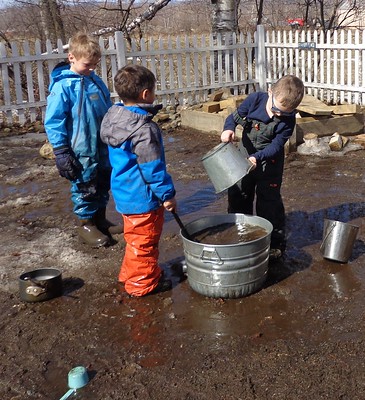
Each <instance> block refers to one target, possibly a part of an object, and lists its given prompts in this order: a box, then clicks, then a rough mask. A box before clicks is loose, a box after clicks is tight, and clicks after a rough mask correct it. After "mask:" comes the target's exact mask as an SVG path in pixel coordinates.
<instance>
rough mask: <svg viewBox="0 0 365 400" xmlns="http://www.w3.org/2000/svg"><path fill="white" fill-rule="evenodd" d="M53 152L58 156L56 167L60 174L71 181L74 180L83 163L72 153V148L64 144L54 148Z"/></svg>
mask: <svg viewBox="0 0 365 400" xmlns="http://www.w3.org/2000/svg"><path fill="white" fill-rule="evenodd" d="M53 153H54V155H55V156H56V167H57V169H58V172H59V173H60V175H61V176H63V177H64V178H66V179H68V180H69V181H74V180H75V179H76V178H77V175H78V172H79V171H80V170H81V164H80V163H79V162H78V161H77V160H76V159H75V157H74V156H73V155H72V154H71V152H70V149H69V148H68V147H67V146H62V147H59V148H57V149H53Z"/></svg>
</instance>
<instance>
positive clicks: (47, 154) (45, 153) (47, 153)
mask: <svg viewBox="0 0 365 400" xmlns="http://www.w3.org/2000/svg"><path fill="white" fill-rule="evenodd" d="M39 154H40V155H41V157H43V158H46V159H48V160H53V159H54V158H55V156H54V154H53V148H52V146H51V144H50V143H49V142H46V143H44V145H43V146H42V147H41V148H40V149H39Z"/></svg>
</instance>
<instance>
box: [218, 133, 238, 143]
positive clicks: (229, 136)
mask: <svg viewBox="0 0 365 400" xmlns="http://www.w3.org/2000/svg"><path fill="white" fill-rule="evenodd" d="M234 139H235V134H234V132H233V131H231V130H226V131H223V132H222V133H221V141H222V142H224V143H226V142H233V140H234Z"/></svg>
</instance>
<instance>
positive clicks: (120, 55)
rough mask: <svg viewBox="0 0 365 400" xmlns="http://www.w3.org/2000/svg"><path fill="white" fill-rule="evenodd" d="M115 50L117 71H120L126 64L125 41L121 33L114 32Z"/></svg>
mask: <svg viewBox="0 0 365 400" xmlns="http://www.w3.org/2000/svg"><path fill="white" fill-rule="evenodd" d="M115 48H116V50H117V64H118V69H120V68H122V67H124V66H125V65H126V64H127V56H126V48H125V39H124V36H123V32H120V31H118V32H115Z"/></svg>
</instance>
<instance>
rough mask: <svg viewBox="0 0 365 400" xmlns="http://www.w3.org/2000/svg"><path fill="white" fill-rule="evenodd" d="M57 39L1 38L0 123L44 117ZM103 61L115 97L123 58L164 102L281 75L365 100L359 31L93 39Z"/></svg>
mask: <svg viewBox="0 0 365 400" xmlns="http://www.w3.org/2000/svg"><path fill="white" fill-rule="evenodd" d="M63 45H64V44H63V43H62V42H61V41H59V42H58V49H57V51H55V50H54V49H52V46H51V44H50V42H47V44H46V49H42V48H41V43H40V41H36V42H35V43H34V44H31V43H29V42H27V41H25V42H23V43H16V42H12V43H11V48H7V47H6V46H5V43H0V68H1V69H0V71H1V81H0V122H5V123H8V124H11V123H13V122H19V123H21V124H23V123H24V122H26V121H35V120H36V119H43V117H44V112H45V107H46V99H47V94H48V91H47V87H48V84H49V73H50V72H51V71H52V69H53V68H54V66H55V65H56V64H57V63H58V62H60V61H63V60H65V59H66V58H67V53H65V51H64V49H63ZM100 45H101V48H102V58H101V62H100V66H99V67H98V70H97V73H98V74H99V75H100V76H101V77H102V78H103V80H104V82H105V83H106V84H107V85H108V87H109V89H110V91H111V93H112V97H113V98H114V99H116V98H117V94H116V93H115V90H114V87H113V76H114V75H115V73H116V71H117V70H118V68H120V67H122V66H123V65H125V64H126V63H130V62H132V63H140V64H142V65H144V66H146V67H148V68H150V69H151V70H152V71H153V72H154V74H155V75H156V77H157V79H158V85H157V96H158V100H159V101H161V102H162V103H163V104H164V105H167V104H195V103H198V102H202V101H205V100H206V99H207V97H208V95H209V93H210V92H211V91H212V90H214V89H219V88H230V89H231V91H232V93H233V94H241V93H250V92H252V91H256V90H267V88H268V87H269V86H270V85H271V84H272V83H273V82H275V81H276V80H277V79H278V78H280V77H281V76H283V75H285V74H288V73H290V74H295V75H297V76H299V77H300V78H301V79H303V81H304V83H305V86H306V88H307V93H309V94H313V95H314V96H316V97H318V98H320V99H322V100H326V101H331V102H334V103H344V102H348V103H356V104H361V105H365V31H363V32H360V31H353V30H352V31H340V32H337V31H336V32H334V34H333V36H331V35H330V33H328V34H327V36H324V34H323V32H318V31H275V32H265V30H264V28H263V26H259V27H258V29H257V31H256V32H255V34H254V35H253V36H252V35H250V34H247V35H243V34H241V35H239V36H236V35H233V36H231V35H230V36H226V37H222V36H218V37H217V38H213V36H212V35H208V36H204V35H203V36H184V37H177V38H171V37H165V38H158V39H153V38H151V39H149V40H144V39H142V40H141V41H140V42H139V43H137V42H136V41H132V43H131V45H129V44H128V43H127V42H126V40H125V39H124V37H123V35H122V33H121V32H116V33H115V34H114V36H110V37H109V38H107V39H100Z"/></svg>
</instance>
